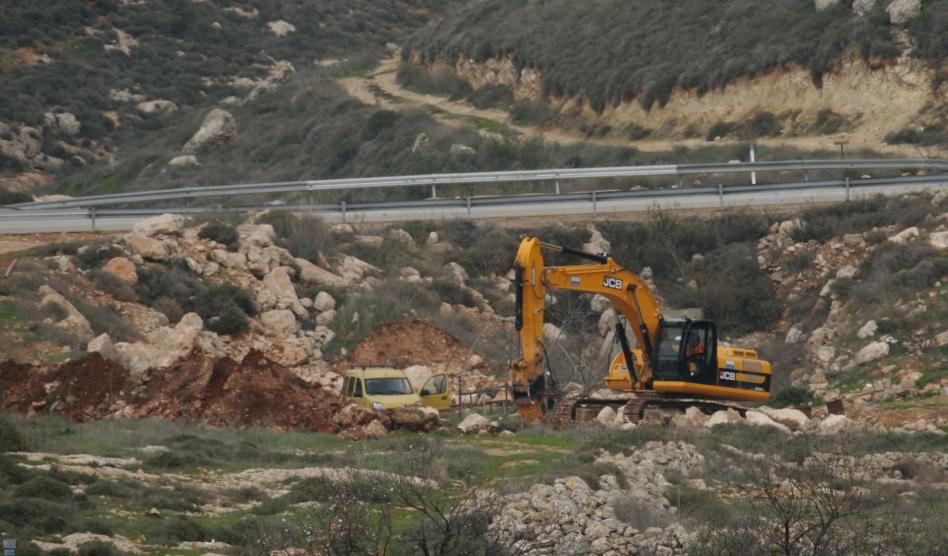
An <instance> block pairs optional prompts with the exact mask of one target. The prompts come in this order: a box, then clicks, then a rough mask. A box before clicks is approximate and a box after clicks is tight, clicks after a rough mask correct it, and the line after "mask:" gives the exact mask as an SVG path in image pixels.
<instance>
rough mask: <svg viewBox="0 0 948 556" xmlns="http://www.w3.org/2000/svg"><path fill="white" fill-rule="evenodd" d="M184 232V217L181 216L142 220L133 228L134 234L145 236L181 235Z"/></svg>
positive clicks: (160, 216)
mask: <svg viewBox="0 0 948 556" xmlns="http://www.w3.org/2000/svg"><path fill="white" fill-rule="evenodd" d="M182 230H184V217H183V216H181V215H180V214H162V215H159V216H153V217H151V218H146V219H144V220H140V221H138V222H136V223H135V225H134V226H132V232H134V233H136V234H138V235H140V236H144V237H155V236H158V235H181V231H182Z"/></svg>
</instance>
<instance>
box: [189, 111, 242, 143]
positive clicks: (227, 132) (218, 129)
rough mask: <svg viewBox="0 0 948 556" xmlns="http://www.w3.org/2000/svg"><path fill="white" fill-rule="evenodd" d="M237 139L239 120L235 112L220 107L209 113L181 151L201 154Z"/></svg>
mask: <svg viewBox="0 0 948 556" xmlns="http://www.w3.org/2000/svg"><path fill="white" fill-rule="evenodd" d="M236 139H237V121H236V120H235V119H234V116H233V114H231V113H230V112H228V111H226V110H221V109H220V108H215V109H213V110H211V111H210V112H208V113H207V116H205V117H204V121H203V122H202V123H201V128H200V129H198V131H197V133H195V134H194V136H193V137H191V139H189V140H188V142H187V143H185V145H184V147H183V148H182V149H181V152H183V153H184V154H200V153H202V152H207V151H210V150H213V149H216V148H218V147H221V146H223V145H226V144H227V143H231V142H233V141H235V140H236Z"/></svg>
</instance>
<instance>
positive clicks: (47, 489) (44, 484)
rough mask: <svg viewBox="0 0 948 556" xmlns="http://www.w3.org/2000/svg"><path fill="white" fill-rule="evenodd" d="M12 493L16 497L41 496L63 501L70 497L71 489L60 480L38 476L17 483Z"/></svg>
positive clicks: (46, 498) (45, 498)
mask: <svg viewBox="0 0 948 556" xmlns="http://www.w3.org/2000/svg"><path fill="white" fill-rule="evenodd" d="M13 495H14V496H16V497H18V498H42V499H44V500H51V501H53V502H64V501H67V500H69V499H71V498H72V490H71V489H70V488H69V485H67V484H66V483H64V482H62V481H57V480H56V479H51V478H49V477H44V476H38V477H33V478H32V479H30V480H29V481H27V482H25V483H23V484H21V485H18V486H17V487H16V488H15V489H14V490H13Z"/></svg>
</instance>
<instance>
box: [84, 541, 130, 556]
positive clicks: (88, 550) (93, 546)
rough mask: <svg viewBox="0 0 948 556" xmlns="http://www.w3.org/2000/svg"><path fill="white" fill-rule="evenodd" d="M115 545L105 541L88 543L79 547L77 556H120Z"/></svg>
mask: <svg viewBox="0 0 948 556" xmlns="http://www.w3.org/2000/svg"><path fill="white" fill-rule="evenodd" d="M121 554H122V552H121V551H119V550H118V549H117V548H115V545H114V544H112V543H110V542H106V541H89V542H84V543H82V544H81V545H79V556H121Z"/></svg>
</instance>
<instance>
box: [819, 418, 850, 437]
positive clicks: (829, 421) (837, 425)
mask: <svg viewBox="0 0 948 556" xmlns="http://www.w3.org/2000/svg"><path fill="white" fill-rule="evenodd" d="M849 424H850V421H849V418H848V417H846V416H845V415H829V416H827V417H826V419H823V421H822V422H820V432H824V433H836V432H839V431H841V430H842V429H844V428H846V427H848V426H849Z"/></svg>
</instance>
